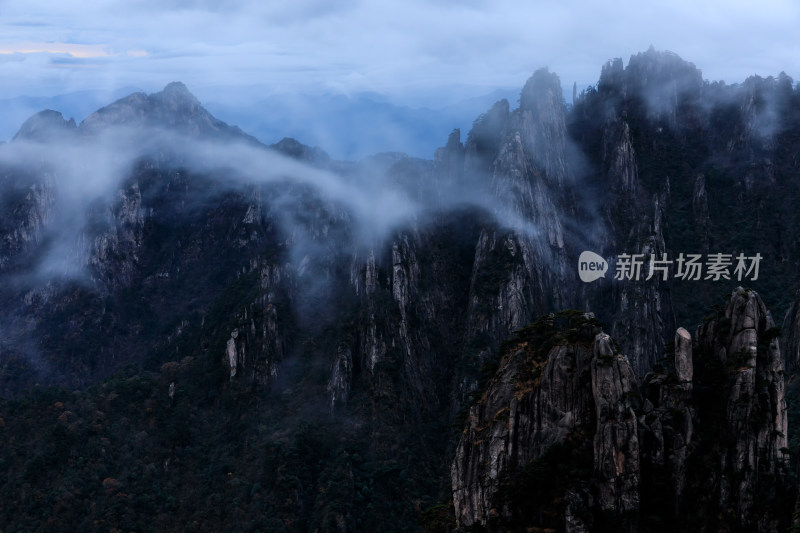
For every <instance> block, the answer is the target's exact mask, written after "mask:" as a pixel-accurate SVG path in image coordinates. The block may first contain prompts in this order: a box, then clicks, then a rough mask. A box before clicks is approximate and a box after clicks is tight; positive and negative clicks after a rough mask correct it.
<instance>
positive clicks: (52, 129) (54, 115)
mask: <svg viewBox="0 0 800 533" xmlns="http://www.w3.org/2000/svg"><path fill="white" fill-rule="evenodd" d="M75 128H76V126H75V119H72V118H71V119H69V120H65V119H64V115H62V114H61V113H59V112H58V111H54V110H52V109H45V110H44V111H39V112H38V113H36V114H35V115H33V116H32V117H30V118H29V119H28V120H26V121H25V122H24V123H23V124H22V126H21V127H20V128H19V131H18V132H17V134H16V135H14V140H16V139H26V140H37V141H41V140H47V139H50V138H52V137H56V136H59V135H61V134H63V133H64V132H67V131H72V130H75Z"/></svg>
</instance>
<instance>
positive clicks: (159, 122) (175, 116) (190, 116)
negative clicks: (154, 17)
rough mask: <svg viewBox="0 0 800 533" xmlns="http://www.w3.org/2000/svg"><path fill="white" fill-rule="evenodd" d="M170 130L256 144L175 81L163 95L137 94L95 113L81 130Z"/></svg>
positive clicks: (164, 90)
mask: <svg viewBox="0 0 800 533" xmlns="http://www.w3.org/2000/svg"><path fill="white" fill-rule="evenodd" d="M115 126H128V127H135V128H140V127H156V128H166V129H169V130H172V131H176V132H179V133H182V134H186V135H189V136H192V137H208V136H212V137H220V136H221V137H229V138H231V137H236V138H246V139H247V140H248V141H255V139H254V138H252V137H250V136H249V135H246V134H245V133H243V132H242V131H241V130H240V129H239V128H236V127H233V126H229V125H228V124H226V123H224V122H222V121H220V120H218V119H217V118H215V117H214V116H213V115H212V114H211V113H209V112H208V111H207V110H206V109H205V108H204V107H203V106H202V104H201V103H200V101H199V100H198V99H197V98H196V97H195V96H194V95H193V94H192V93H191V92H190V91H189V89H188V88H187V87H186V85H184V84H183V83H182V82H179V81H173V82H171V83H169V84H167V86H166V87H164V89H163V90H162V91H160V92H156V93H152V94H149V95H148V94H145V93H141V92H138V93H133V94H131V95H128V96H126V97H125V98H122V99H120V100H117V101H116V102H114V103H113V104H111V105H108V106H106V107H104V108H102V109H99V110H98V111H95V112H94V113H92V114H91V115H89V116H88V117H87V118H86V120H84V121H83V122H82V123H81V125H80V128H81V130H82V131H83V132H84V133H96V132H98V131H102V130H104V129H106V128H109V127H115Z"/></svg>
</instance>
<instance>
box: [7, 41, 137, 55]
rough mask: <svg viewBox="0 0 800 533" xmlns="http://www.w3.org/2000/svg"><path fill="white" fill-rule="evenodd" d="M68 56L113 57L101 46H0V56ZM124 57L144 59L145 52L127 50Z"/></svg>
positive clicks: (45, 44) (46, 44)
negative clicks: (41, 54) (43, 54)
mask: <svg viewBox="0 0 800 533" xmlns="http://www.w3.org/2000/svg"><path fill="white" fill-rule="evenodd" d="M37 53H38V54H40V53H45V54H69V55H70V56H72V57H75V58H79V59H91V58H95V57H111V56H114V55H118V54H114V53H112V52H109V51H108V49H107V48H106V46H105V45H102V44H73V43H45V42H38V43H34V42H27V43H11V44H0V54H3V55H9V54H37ZM125 55H128V56H130V57H145V56H146V55H147V52H146V51H144V50H128V51H127V52H125Z"/></svg>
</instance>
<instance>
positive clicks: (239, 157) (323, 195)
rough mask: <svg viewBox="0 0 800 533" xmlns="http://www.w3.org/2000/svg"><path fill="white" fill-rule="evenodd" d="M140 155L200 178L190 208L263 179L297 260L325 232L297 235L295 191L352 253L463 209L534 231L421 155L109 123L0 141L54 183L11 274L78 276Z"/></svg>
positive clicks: (11, 169) (7, 156)
mask: <svg viewBox="0 0 800 533" xmlns="http://www.w3.org/2000/svg"><path fill="white" fill-rule="evenodd" d="M398 162H404V163H407V164H408V166H407V168H405V169H404V170H402V171H396V172H391V170H392V169H393V168H394V166H395V164H397V163H398ZM142 164H146V165H147V164H149V165H156V166H158V167H161V168H164V169H166V168H172V169H180V171H182V172H187V173H188V174H189V176H190V179H191V177H192V176H205V177H207V178H208V181H204V182H203V183H204V184H206V185H208V188H207V189H205V190H203V191H199V192H198V191H194V192H193V193H192V198H191V199H189V200H187V201H191V202H193V203H194V204H195V205H194V206H187V207H186V208H187V209H189V210H192V209H200V208H204V207H207V206H208V204H209V202H213V201H215V200H214V198H218V197H219V196H220V195H221V194H224V193H226V192H232V193H236V194H240V195H242V196H246V195H247V194H248V190H249V189H248V188H252V187H257V188H258V187H264V186H267V187H269V190H270V191H271V192H270V194H269V197H267V198H264V199H263V201H264V202H265V203H267V204H268V205H266V206H265V207H264V209H267V210H268V211H269V212H270V215H271V216H272V217H275V218H277V219H278V220H280V224H281V226H282V233H283V234H284V235H289V236H291V241H292V247H293V253H292V256H293V257H294V258H295V260H297V261H298V262H299V261H300V260H301V259H302V258H303V257H304V256H306V255H309V253H311V254H313V253H315V252H314V250H318V249H319V242H317V243H313V242H310V241H324V240H325V236H324V235H322V236H320V235H317V236H305V237H304V235H303V232H305V231H307V230H308V228H306V227H304V224H305V223H304V222H303V221H301V220H298V212H299V208H298V205H297V204H298V199H299V198H300V197H306V198H313V199H314V201H315V202H317V205H319V206H322V209H323V210H324V211H325V212H326V213H327V216H331V217H333V218H339V219H343V220H344V222H345V225H346V227H347V235H346V236H345V238H346V239H347V241H348V242H347V245H348V246H350V247H351V248H352V251H353V253H356V252H358V251H359V250H361V251H362V252H364V251H366V250H369V249H372V248H375V247H380V246H382V245H383V243H385V242H386V240H387V239H389V238H390V237H391V236H392V235H393V233H394V232H396V231H398V230H401V229H405V228H413V227H418V226H424V225H425V224H427V223H429V222H432V221H433V220H434V218H435V217H436V216H438V215H440V214H442V213H447V212H449V211H453V210H457V209H464V208H474V209H480V210H484V211H486V212H487V213H493V214H494V216H495V218H496V220H497V223H498V224H500V225H502V226H505V227H508V228H509V229H512V228H513V229H514V230H515V231H518V232H521V233H527V234H529V235H531V236H533V235H536V234H537V232H538V229H537V228H536V227H535V225H534V224H533V223H531V222H530V221H529V220H526V219H523V218H522V217H521V216H520V215H519V214H516V213H513V212H510V211H509V210H508V209H504V208H503V206H502V205H500V202H499V200H498V199H497V198H496V197H495V196H494V195H492V194H490V191H489V186H490V182H491V177H490V176H485V177H484V178H483V179H479V180H477V181H475V182H474V183H472V184H471V186H470V187H465V186H464V184H463V183H455V182H452V181H447V180H442V179H440V178H439V177H437V176H436V173H435V171H434V169H433V166H432V163H431V162H430V161H426V160H421V159H414V158H410V157H408V156H405V155H400V154H391V155H390V154H386V155H377V156H374V157H371V158H366V159H364V160H362V161H360V162H359V163H337V162H329V161H322V162H314V163H312V162H307V161H301V160H298V159H294V158H291V157H289V156H286V155H283V154H281V153H280V152H278V151H277V150H275V149H270V148H268V147H266V146H263V145H260V144H257V143H255V142H253V141H252V140H251V139H248V138H243V139H241V140H231V139H228V140H220V139H203V138H198V137H192V136H188V135H182V134H177V133H175V132H172V131H169V130H166V129H163V128H150V127H148V128H144V129H131V128H125V127H114V128H111V129H107V130H106V129H104V130H103V131H102V133H98V132H96V133H92V134H82V132H80V131H78V132H76V133H75V134H74V135H65V136H58V137H52V136H51V137H48V138H46V139H45V140H43V141H36V140H30V139H16V140H14V141H12V142H10V143H7V144H4V145H0V168H3V169H5V172H6V173H11V174H13V173H15V172H17V173H19V172H24V173H26V174H31V169H36V170H35V171H34V177H33V179H32V183H39V184H43V186H45V187H52V190H53V194H52V200H51V201H52V206H43V209H44V211H45V212H46V213H47V215H46V219H45V220H43V224H42V227H41V228H40V229H39V235H38V236H37V237H36V240H37V241H38V242H39V243H40V244H41V243H43V244H44V246H43V248H44V252H43V253H41V255H40V256H39V257H38V258H37V260H36V265H35V268H33V269H32V270H31V271H30V272H26V273H22V274H18V275H21V276H23V277H30V276H33V278H35V279H36V280H37V281H36V283H37V284H42V283H46V282H48V281H50V280H52V279H58V278H66V279H72V280H74V281H81V280H83V281H86V271H85V267H86V266H87V265H88V255H89V254H90V253H91V252H92V243H91V242H90V241H91V239H92V238H93V236H92V235H91V232H90V231H89V229H88V228H89V226H90V225H91V223H90V220H89V219H90V217H91V216H94V217H97V216H101V218H105V219H106V221H107V222H108V223H110V224H111V225H112V226H113V225H119V224H120V223H121V221H119V220H115V219H114V215H113V212H114V210H115V209H116V207H115V206H118V204H119V203H120V202H121V201H123V198H124V190H125V189H126V187H129V186H130V185H131V183H132V181H131V179H133V180H134V181H133V183H135V179H136V168H137V165H142ZM329 167H334V169H331V168H329ZM23 169H24V170H23ZM10 192H13V191H9V190H7V193H10ZM98 209H99V211H98ZM137 209H138V210H139V212H137V213H136V217H139V218H140V219H144V218H146V217H147V216H148V213H147V212H146V209H147V206H146V205H144V203H143V204H142V205H140V206H138V207H137ZM98 213H100V214H99V215H98ZM306 215H308V216H312V214H303V216H306ZM340 237H341V236H340ZM340 244H341V242H340Z"/></svg>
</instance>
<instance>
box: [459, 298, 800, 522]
mask: <svg viewBox="0 0 800 533" xmlns="http://www.w3.org/2000/svg"><path fill="white" fill-rule="evenodd" d="M771 328H773V329H771ZM773 331H774V325H773V323H772V319H771V317H770V315H769V312H768V311H767V310H766V307H765V306H764V303H763V302H762V301H761V298H760V297H759V296H758V295H757V294H756V293H755V292H752V291H745V290H743V289H737V290H736V291H734V292H733V294H732V295H731V296H730V299H729V301H728V304H727V306H726V307H725V308H724V310H721V311H720V312H719V313H718V315H717V316H715V317H713V318H711V319H710V320H709V321H707V322H706V323H705V324H704V325H702V326H701V327H700V328H698V331H697V336H696V338H695V339H694V341H693V340H692V337H691V335H690V334H689V332H688V331H687V330H686V329H684V328H679V329H678V330H677V331H676V333H675V340H674V344H673V345H672V346H673V348H672V352H671V354H670V356H669V357H668V358H667V360H665V362H664V364H659V365H657V366H656V368H655V369H654V371H653V372H650V373H648V374H647V375H646V376H645V377H644V379H643V380H642V382H641V383H639V382H638V381H637V378H636V376H635V375H634V373H633V370H632V367H631V365H630V364H629V362H628V359H627V358H626V357H625V356H624V355H622V354H620V353H619V350H618V348H617V346H616V343H615V342H614V341H613V339H611V337H609V336H608V335H607V334H605V333H603V332H602V331H601V330H600V328H599V326H597V325H596V322H595V321H594V319H593V317H592V316H591V315H580V314H578V313H577V312H576V313H573V314H572V315H571V316H570V315H568V314H566V313H562V314H560V315H558V316H553V315H550V316H546V317H544V318H542V319H540V320H538V321H537V322H535V323H534V324H532V325H531V326H528V327H526V328H524V329H522V330H520V331H519V332H518V333H517V334H516V335H515V336H514V337H513V338H512V339H511V340H510V341H509V342H508V343H507V344H506V345H504V352H503V357H502V359H501V362H500V365H499V368H498V369H497V371H496V373H495V374H494V376H493V377H492V378H491V379H490V380H489V381H488V384H487V385H486V388H485V389H484V391H483V394H482V396H481V398H480V400H479V401H478V402H477V403H475V404H474V405H473V406H472V407H471V408H470V410H469V418H468V421H467V423H466V427H465V429H464V432H463V434H462V436H461V439H460V441H459V444H458V448H457V450H456V455H455V459H454V461H453V464H452V467H451V479H452V487H453V503H454V507H455V512H456V518H457V520H458V523H459V525H460V526H462V527H467V526H471V525H476V524H477V525H483V526H487V527H488V528H489V529H490V530H493V531H495V530H496V531H507V530H517V529H518V528H521V527H541V528H547V527H550V528H556V529H559V530H566V531H591V530H593V528H600V529H603V528H606V527H612V528H617V530H631V531H638V530H641V531H676V530H682V531H701V530H705V529H704V528H707V527H712V528H719V529H720V530H728V531H781V530H782V529H781V528H784V527H786V526H787V525H788V524H789V523H790V518H791V511H792V498H793V494H794V489H793V487H792V485H791V482H790V480H789V475H788V474H789V472H788V468H789V465H788V455H787V453H788V450H787V448H786V442H787V441H786V432H787V422H786V406H785V400H784V378H783V371H782V363H781V357H780V349H779V346H778V341H777V339H776V338H775V337H774V334H773ZM559 468H561V469H570V470H569V472H570V475H569V476H568V479H567V480H565V479H563V478H562V477H559V475H558V473H559V472H562V475H563V472H564V470H561V471H560V470H559ZM543 487H549V488H543ZM787 502H788V503H787Z"/></svg>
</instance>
